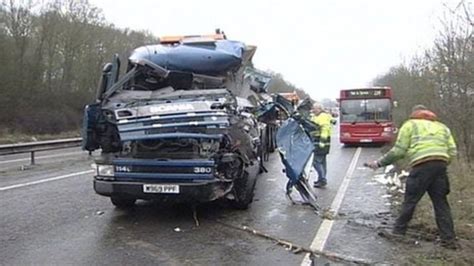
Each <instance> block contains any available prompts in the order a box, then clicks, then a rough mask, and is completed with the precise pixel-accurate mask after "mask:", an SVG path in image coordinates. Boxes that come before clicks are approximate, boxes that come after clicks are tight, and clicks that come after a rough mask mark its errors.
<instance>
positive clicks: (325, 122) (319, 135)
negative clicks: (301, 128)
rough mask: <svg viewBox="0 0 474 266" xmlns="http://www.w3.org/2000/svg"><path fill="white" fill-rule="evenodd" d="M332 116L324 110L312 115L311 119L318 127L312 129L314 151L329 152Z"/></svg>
mask: <svg viewBox="0 0 474 266" xmlns="http://www.w3.org/2000/svg"><path fill="white" fill-rule="evenodd" d="M332 119H333V118H332V116H331V115H330V114H328V113H326V112H321V113H319V114H318V115H313V116H312V117H311V121H312V122H313V123H315V124H316V125H318V126H319V127H318V128H317V129H316V130H314V131H312V132H311V133H310V134H311V137H312V138H313V140H314V145H315V152H316V153H320V154H327V153H329V148H330V145H331V121H332Z"/></svg>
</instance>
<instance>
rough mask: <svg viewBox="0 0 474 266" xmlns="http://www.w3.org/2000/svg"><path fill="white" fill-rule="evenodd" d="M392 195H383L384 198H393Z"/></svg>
mask: <svg viewBox="0 0 474 266" xmlns="http://www.w3.org/2000/svg"><path fill="white" fill-rule="evenodd" d="M391 197H392V195H390V194H385V195H383V196H382V198H384V199H386V198H391Z"/></svg>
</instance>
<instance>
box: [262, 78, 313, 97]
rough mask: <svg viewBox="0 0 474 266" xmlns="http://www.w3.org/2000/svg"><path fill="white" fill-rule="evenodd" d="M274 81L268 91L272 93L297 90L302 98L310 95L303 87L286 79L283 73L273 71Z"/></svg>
mask: <svg viewBox="0 0 474 266" xmlns="http://www.w3.org/2000/svg"><path fill="white" fill-rule="evenodd" d="M270 74H271V75H272V81H271V83H270V85H269V88H268V91H269V92H271V93H280V92H296V94H298V97H300V99H305V98H308V97H310V96H309V94H307V93H306V92H305V91H304V90H303V89H300V88H297V87H296V86H295V85H293V84H292V83H290V82H288V81H287V80H285V78H284V77H283V75H282V74H280V73H275V72H271V73H270Z"/></svg>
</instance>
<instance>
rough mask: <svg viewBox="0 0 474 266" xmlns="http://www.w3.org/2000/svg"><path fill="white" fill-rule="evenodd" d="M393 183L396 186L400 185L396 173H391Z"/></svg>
mask: <svg viewBox="0 0 474 266" xmlns="http://www.w3.org/2000/svg"><path fill="white" fill-rule="evenodd" d="M393 184H394V185H395V186H397V187H399V188H400V187H402V181H400V178H399V177H398V175H397V173H395V174H394V175H393Z"/></svg>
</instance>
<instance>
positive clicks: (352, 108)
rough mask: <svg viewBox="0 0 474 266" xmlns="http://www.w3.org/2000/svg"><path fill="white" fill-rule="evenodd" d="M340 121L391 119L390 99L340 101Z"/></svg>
mask: <svg viewBox="0 0 474 266" xmlns="http://www.w3.org/2000/svg"><path fill="white" fill-rule="evenodd" d="M340 108H341V122H348V123H357V122H384V121H391V117H390V111H391V110H390V108H391V103H390V99H350V100H348V99H346V100H342V101H341V106H340Z"/></svg>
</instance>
